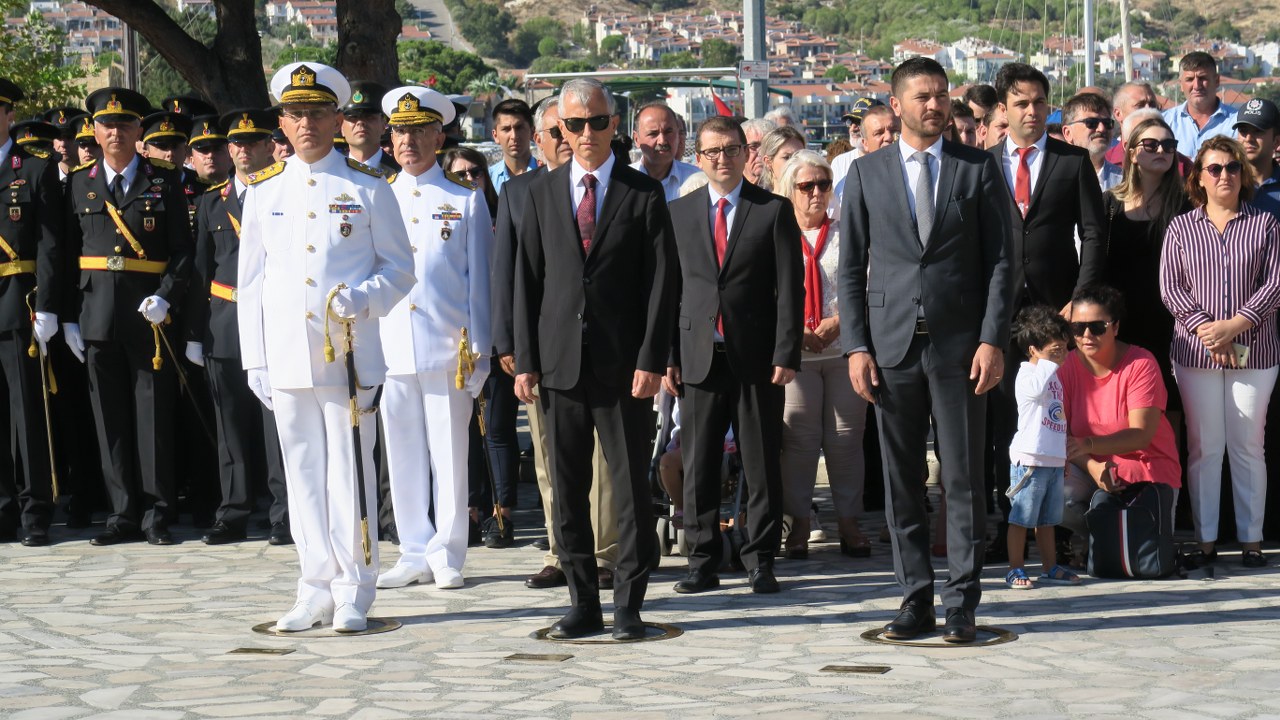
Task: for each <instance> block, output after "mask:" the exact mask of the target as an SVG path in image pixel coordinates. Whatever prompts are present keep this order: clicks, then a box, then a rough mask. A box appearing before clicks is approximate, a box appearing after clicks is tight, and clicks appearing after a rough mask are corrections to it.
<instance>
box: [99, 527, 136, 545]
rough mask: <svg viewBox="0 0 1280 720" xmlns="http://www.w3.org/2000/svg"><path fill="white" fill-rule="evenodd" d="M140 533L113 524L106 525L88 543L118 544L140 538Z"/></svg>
mask: <svg viewBox="0 0 1280 720" xmlns="http://www.w3.org/2000/svg"><path fill="white" fill-rule="evenodd" d="M142 537H143V536H142V533H141V532H139V531H137V530H124V529H122V528H118V527H116V526H114V525H109V526H107V529H106V530H104V531H102V533H101V534H99V535H96V536H94V538H93V539H92V540H90V541H89V544H90V545H118V544H120V543H126V542H136V541H138V540H141V539H142Z"/></svg>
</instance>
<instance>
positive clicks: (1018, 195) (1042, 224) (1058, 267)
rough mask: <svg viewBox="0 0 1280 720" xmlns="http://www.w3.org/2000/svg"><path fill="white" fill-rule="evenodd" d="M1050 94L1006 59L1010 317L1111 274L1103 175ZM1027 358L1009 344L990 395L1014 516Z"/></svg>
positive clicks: (1066, 299)
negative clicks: (1053, 121)
mask: <svg viewBox="0 0 1280 720" xmlns="http://www.w3.org/2000/svg"><path fill="white" fill-rule="evenodd" d="M1048 95H1049V80H1048V78H1046V77H1045V76H1044V74H1043V73H1041V72H1040V71H1039V70H1036V69H1035V68H1033V67H1031V66H1030V65H1027V64H1025V63H1010V64H1008V65H1005V66H1004V67H1002V68H1000V72H999V73H998V74H997V75H996V97H997V99H998V101H999V104H998V105H997V106H996V109H997V111H998V112H1002V113H1004V114H1005V116H1006V117H1007V118H1008V121H1009V135H1008V137H1007V138H1006V139H1005V141H1004V142H1002V143H1000V144H999V145H996V146H994V147H992V148H991V154H992V156H993V157H994V158H995V160H996V162H997V163H998V164H999V166H1000V168H1001V170H1002V171H1003V176H1004V180H1005V182H1004V183H1002V185H1003V186H1004V190H1003V192H1002V193H1001V194H1000V197H1002V200H1003V202H1004V203H1005V204H1006V206H1007V207H1008V210H1009V220H1010V239H1011V240H1012V243H1013V247H1012V251H1013V252H1012V255H1011V256H1010V263H1011V267H1012V269H1013V275H1012V288H1013V306H1012V311H1011V313H1010V317H1015V316H1016V315H1017V313H1018V312H1019V311H1020V310H1021V309H1022V308H1024V307H1026V306H1028V305H1038V304H1043V305H1048V306H1049V307H1051V308H1054V309H1059V308H1061V309H1062V310H1063V311H1064V312H1065V311H1066V310H1067V308H1068V306H1069V304H1070V301H1071V294H1072V293H1073V292H1074V291H1075V290H1076V289H1077V288H1080V287H1083V286H1085V285H1088V284H1090V283H1095V282H1101V281H1102V280H1103V270H1104V263H1105V261H1106V257H1105V255H1106V248H1105V247H1104V246H1103V243H1104V240H1105V236H1104V233H1105V232H1106V229H1105V221H1104V219H1103V210H1102V190H1101V188H1100V187H1099V186H1098V174H1097V171H1095V170H1094V169H1093V163H1092V161H1091V160H1090V159H1089V153H1088V151H1086V150H1084V149H1083V148H1078V147H1076V146H1074V145H1070V144H1068V143H1065V142H1061V141H1058V140H1054V139H1053V138H1051V137H1049V136H1048V133H1046V132H1045V123H1046V121H1047V119H1048V116H1049V102H1048ZM1077 229H1078V233H1079V237H1080V250H1079V253H1078V254H1077V252H1076V234H1077ZM1024 359H1025V358H1024V357H1023V354H1022V352H1021V351H1020V350H1017V349H1015V348H1013V347H1008V348H1005V366H1006V367H1008V368H1010V372H1009V373H1008V376H1007V377H1005V378H1004V379H1003V380H1002V381H1001V382H1000V384H999V385H998V386H997V387H996V389H995V392H993V393H992V398H991V401H990V402H991V415H992V417H991V428H992V437H991V447H990V449H989V452H990V458H991V462H990V472H989V473H988V475H987V477H990V478H991V479H993V480H994V481H995V488H996V493H995V497H996V501H997V502H998V503H999V506H1000V510H1001V514H1002V515H1003V516H1004V517H1005V519H1006V520H1007V519H1008V516H1009V499H1008V498H1007V497H1006V496H1005V493H1004V491H1005V490H1006V489H1007V488H1008V487H1009V453H1008V449H1009V442H1010V441H1011V440H1012V439H1013V434H1014V432H1015V431H1016V430H1017V424H1018V408H1017V403H1016V400H1015V399H1014V392H1013V390H1014V388H1013V386H1014V380H1015V376H1016V375H1017V373H1016V372H1014V370H1015V369H1016V368H1017V367H1018V366H1019V365H1020V364H1021V363H1022V361H1023V360H1024ZM1006 530H1007V525H1006V523H1005V522H1001V523H1000V526H999V527H998V528H997V531H996V537H995V539H994V540H993V541H992V543H991V546H990V548H989V550H988V559H990V560H993V561H1004V560H1006V559H1007V558H1008V550H1007V547H1006V540H1005V532H1006Z"/></svg>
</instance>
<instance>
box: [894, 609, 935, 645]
mask: <svg viewBox="0 0 1280 720" xmlns="http://www.w3.org/2000/svg"><path fill="white" fill-rule="evenodd" d="M937 629H938V618H937V617H935V616H934V614H933V606H932V605H925V604H924V603H916V602H907V603H903V604H902V607H901V608H899V609H898V617H896V618H894V619H893V621H892V622H890V623H889V624H888V625H885V626H884V636H885V637H887V638H889V639H890V640H910V639H912V638H914V637H918V636H920V635H923V634H925V633H929V632H933V631H934V630H937Z"/></svg>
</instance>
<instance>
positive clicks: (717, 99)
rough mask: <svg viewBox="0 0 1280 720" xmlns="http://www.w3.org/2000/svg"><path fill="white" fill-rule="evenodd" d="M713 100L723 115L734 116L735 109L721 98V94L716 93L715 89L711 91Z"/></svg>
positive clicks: (717, 109) (717, 110)
mask: <svg viewBox="0 0 1280 720" xmlns="http://www.w3.org/2000/svg"><path fill="white" fill-rule="evenodd" d="M711 100H712V101H713V102H715V104H716V112H717V113H719V114H720V115H721V116H723V117H733V110H732V109H730V108H729V106H728V105H726V104H725V102H724V101H723V100H721V99H720V96H719V95H717V94H716V91H715V90H712V91H711Z"/></svg>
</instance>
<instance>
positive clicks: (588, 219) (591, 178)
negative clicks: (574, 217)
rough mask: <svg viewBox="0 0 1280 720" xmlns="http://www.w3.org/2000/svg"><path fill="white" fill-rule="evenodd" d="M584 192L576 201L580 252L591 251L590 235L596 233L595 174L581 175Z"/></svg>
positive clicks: (584, 253)
mask: <svg viewBox="0 0 1280 720" xmlns="http://www.w3.org/2000/svg"><path fill="white" fill-rule="evenodd" d="M582 184H583V186H585V187H586V192H584V193H582V202H580V203H578V237H579V238H580V239H581V240H582V254H583V255H586V254H587V253H589V252H591V236H592V235H595V233H596V176H595V175H591V174H587V175H583V176H582Z"/></svg>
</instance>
